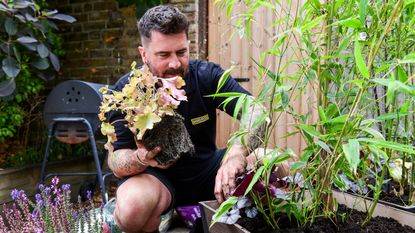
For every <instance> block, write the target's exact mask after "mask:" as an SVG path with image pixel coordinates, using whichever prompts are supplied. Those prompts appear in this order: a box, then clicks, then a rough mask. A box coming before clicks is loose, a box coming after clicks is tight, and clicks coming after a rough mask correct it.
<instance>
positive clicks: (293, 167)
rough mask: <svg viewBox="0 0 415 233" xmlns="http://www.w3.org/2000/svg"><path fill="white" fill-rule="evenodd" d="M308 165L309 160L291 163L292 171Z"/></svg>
mask: <svg viewBox="0 0 415 233" xmlns="http://www.w3.org/2000/svg"><path fill="white" fill-rule="evenodd" d="M306 166H307V162H305V161H298V162H295V163H293V164H292V165H291V167H290V171H300V170H302V169H303V168H305V167H306Z"/></svg>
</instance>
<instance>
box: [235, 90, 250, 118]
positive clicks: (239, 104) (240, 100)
mask: <svg viewBox="0 0 415 233" xmlns="http://www.w3.org/2000/svg"><path fill="white" fill-rule="evenodd" d="M246 97H247V95H246V94H244V95H241V96H239V97H238V101H236V104H235V109H234V110H233V118H235V119H238V114H239V112H240V111H241V107H242V104H243V103H244V102H245V99H246Z"/></svg>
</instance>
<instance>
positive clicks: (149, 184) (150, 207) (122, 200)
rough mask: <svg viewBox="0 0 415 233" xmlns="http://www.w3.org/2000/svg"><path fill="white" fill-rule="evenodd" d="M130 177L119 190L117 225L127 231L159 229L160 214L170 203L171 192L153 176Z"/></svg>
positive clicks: (116, 210) (116, 212)
mask: <svg viewBox="0 0 415 233" xmlns="http://www.w3.org/2000/svg"><path fill="white" fill-rule="evenodd" d="M130 179H132V180H130ZM130 179H129V180H127V181H126V182H125V183H123V184H122V185H121V186H120V187H119V188H118V190H117V203H116V207H115V210H114V217H115V219H116V221H117V225H118V226H119V227H120V228H121V229H122V230H124V231H126V232H140V231H142V230H144V231H146V232H151V231H155V230H157V228H158V225H159V223H160V214H161V213H162V212H163V211H164V210H165V209H166V208H167V207H168V205H169V204H170V201H171V198H170V192H169V191H168V190H167V189H166V188H165V187H164V186H160V185H157V182H154V180H151V179H152V178H150V180H147V179H137V178H130ZM166 192H167V193H166ZM166 196H168V198H166Z"/></svg>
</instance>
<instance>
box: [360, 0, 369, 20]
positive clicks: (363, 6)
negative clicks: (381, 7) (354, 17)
mask: <svg viewBox="0 0 415 233" xmlns="http://www.w3.org/2000/svg"><path fill="white" fill-rule="evenodd" d="M367 5H368V0H360V2H359V18H360V22H362V23H364V22H365V21H366V14H367Z"/></svg>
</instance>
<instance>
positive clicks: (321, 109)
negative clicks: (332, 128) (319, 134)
mask: <svg viewBox="0 0 415 233" xmlns="http://www.w3.org/2000/svg"><path fill="white" fill-rule="evenodd" d="M318 115H319V116H320V119H321V121H322V122H326V121H327V117H326V114H325V113H324V109H323V107H322V106H318Z"/></svg>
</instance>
